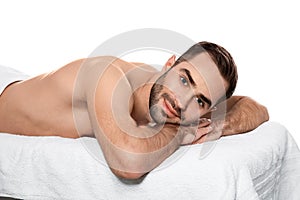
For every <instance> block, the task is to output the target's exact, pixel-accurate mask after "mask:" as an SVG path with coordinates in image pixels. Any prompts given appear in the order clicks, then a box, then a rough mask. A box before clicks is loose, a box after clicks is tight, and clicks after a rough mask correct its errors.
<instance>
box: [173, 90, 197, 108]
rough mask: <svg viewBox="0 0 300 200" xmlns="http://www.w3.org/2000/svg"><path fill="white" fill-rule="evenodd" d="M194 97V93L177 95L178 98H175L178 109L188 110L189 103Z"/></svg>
mask: <svg viewBox="0 0 300 200" xmlns="http://www.w3.org/2000/svg"><path fill="white" fill-rule="evenodd" d="M194 96H195V95H194V92H192V91H189V92H185V93H181V94H178V96H177V104H178V107H179V108H180V109H181V110H182V111H185V110H186V109H187V108H188V106H189V104H190V103H191V101H192V100H193V99H194Z"/></svg>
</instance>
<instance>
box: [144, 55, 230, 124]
mask: <svg viewBox="0 0 300 200" xmlns="http://www.w3.org/2000/svg"><path fill="white" fill-rule="evenodd" d="M226 88H227V83H226V81H225V80H224V79H223V77H222V76H221V74H220V72H219V70H218V68H217V66H216V65H215V64H214V62H213V61H212V60H211V58H210V56H209V55H208V54H207V53H201V54H199V55H197V56H196V57H195V58H193V59H191V60H190V61H189V62H181V63H179V64H177V65H176V66H174V67H173V68H171V69H169V70H167V71H166V72H165V73H164V74H163V75H162V76H161V77H160V78H159V79H158V80H157V81H156V83H155V84H154V85H153V87H152V90H151V93H150V104H149V106H150V114H151V117H152V118H153V120H154V121H155V122H156V123H159V124H162V123H164V122H167V123H175V124H183V125H189V124H193V123H198V121H199V119H200V117H201V116H203V115H204V114H206V113H207V112H209V111H210V110H211V108H212V106H213V105H214V104H215V103H216V102H217V101H218V100H219V99H220V98H221V97H222V96H223V95H224V94H225V91H226Z"/></svg>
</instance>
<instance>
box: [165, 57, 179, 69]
mask: <svg viewBox="0 0 300 200" xmlns="http://www.w3.org/2000/svg"><path fill="white" fill-rule="evenodd" d="M175 61H176V56H175V55H172V56H171V57H170V58H169V59H168V61H167V62H166V64H165V66H164V67H163V70H165V71H166V70H168V69H169V68H170V67H172V66H173V65H174V63H175Z"/></svg>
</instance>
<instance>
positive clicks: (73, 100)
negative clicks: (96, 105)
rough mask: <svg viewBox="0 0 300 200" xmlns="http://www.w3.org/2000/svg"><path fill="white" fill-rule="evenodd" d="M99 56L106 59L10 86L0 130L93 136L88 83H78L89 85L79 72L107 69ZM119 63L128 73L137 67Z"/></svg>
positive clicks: (1, 104) (0, 101)
mask: <svg viewBox="0 0 300 200" xmlns="http://www.w3.org/2000/svg"><path fill="white" fill-rule="evenodd" d="M104 58H105V57H103V59H104ZM97 59H98V60H101V59H102V58H101V57H100V58H94V60H95V61H91V62H86V63H85V64H84V65H85V66H84V65H83V63H84V61H85V60H78V61H75V62H72V63H70V64H68V65H66V66H64V67H62V68H60V69H58V70H56V71H53V72H51V73H47V74H42V75H39V76H37V77H34V78H31V79H28V80H25V81H21V82H17V83H14V84H11V85H10V86H9V87H7V88H6V89H5V91H4V92H3V93H2V95H1V96H0V122H1V123H0V132H7V133H13V134H22V135H57V136H63V137H70V138H77V137H80V136H93V131H92V127H91V123H90V120H89V113H88V108H87V103H86V99H85V97H84V95H83V94H84V93H85V91H86V90H87V87H88V86H82V87H81V86H80V87H75V85H76V84H82V85H85V84H84V83H83V82H84V81H82V80H81V81H80V80H79V82H78V80H77V76H78V72H79V73H84V76H83V77H84V79H86V80H88V79H89V78H90V77H89V76H90V74H89V72H88V71H89V70H86V72H85V70H83V72H80V70H82V69H87V68H93V67H94V68H96V69H97V70H104V69H105V66H104V67H103V66H99V64H98V63H99V62H98V61H97ZM90 60H93V58H92V59H90ZM100 63H101V62H100ZM115 63H116V65H118V67H120V68H121V70H122V71H124V73H127V72H128V71H130V70H132V69H134V68H136V65H133V64H130V63H127V62H124V61H120V60H118V61H116V62H115ZM83 67H84V68H83ZM99 74H101V72H100V73H99ZM139 78H140V79H143V77H139ZM143 80H145V79H143ZM75 90H76V93H75V95H74V91H75ZM74 113H77V114H79V115H80V122H79V123H80V131H78V130H77V128H78V127H77V125H78V123H75V120H74ZM79 132H80V133H79Z"/></svg>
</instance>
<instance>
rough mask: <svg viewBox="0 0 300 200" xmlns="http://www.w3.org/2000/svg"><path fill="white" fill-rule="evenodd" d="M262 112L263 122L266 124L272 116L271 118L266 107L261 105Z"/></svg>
mask: <svg viewBox="0 0 300 200" xmlns="http://www.w3.org/2000/svg"><path fill="white" fill-rule="evenodd" d="M261 110H262V113H263V114H262V115H263V120H264V122H266V121H269V119H270V116H269V112H268V109H267V107H266V106H263V105H261Z"/></svg>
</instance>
